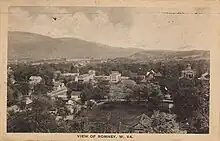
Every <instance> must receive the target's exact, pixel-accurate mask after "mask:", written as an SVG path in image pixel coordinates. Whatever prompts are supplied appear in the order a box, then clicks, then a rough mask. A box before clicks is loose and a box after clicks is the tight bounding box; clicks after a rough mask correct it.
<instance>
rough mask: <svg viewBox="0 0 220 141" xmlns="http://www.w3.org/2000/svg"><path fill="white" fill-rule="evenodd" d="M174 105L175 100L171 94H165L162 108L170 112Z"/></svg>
mask: <svg viewBox="0 0 220 141" xmlns="http://www.w3.org/2000/svg"><path fill="white" fill-rule="evenodd" d="M173 107H174V102H173V100H172V98H171V95H170V94H165V96H164V99H163V100H162V102H161V105H160V110H161V111H165V112H170V111H171V109H172V108H173Z"/></svg>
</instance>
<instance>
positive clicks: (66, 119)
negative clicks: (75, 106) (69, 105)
mask: <svg viewBox="0 0 220 141" xmlns="http://www.w3.org/2000/svg"><path fill="white" fill-rule="evenodd" d="M73 118H74V116H73V115H68V116H66V117H64V121H68V120H73Z"/></svg>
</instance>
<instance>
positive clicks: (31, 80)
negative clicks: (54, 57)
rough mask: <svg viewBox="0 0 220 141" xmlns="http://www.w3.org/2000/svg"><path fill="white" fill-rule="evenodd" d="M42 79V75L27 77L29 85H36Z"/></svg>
mask: <svg viewBox="0 0 220 141" xmlns="http://www.w3.org/2000/svg"><path fill="white" fill-rule="evenodd" d="M41 81H42V77H40V76H31V77H30V78H29V84H31V85H37V84H39V83H40V82H41Z"/></svg>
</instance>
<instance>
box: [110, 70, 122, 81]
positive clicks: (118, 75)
mask: <svg viewBox="0 0 220 141" xmlns="http://www.w3.org/2000/svg"><path fill="white" fill-rule="evenodd" d="M119 81H121V73H119V72H118V71H112V73H111V74H110V82H111V83H118V82H119Z"/></svg>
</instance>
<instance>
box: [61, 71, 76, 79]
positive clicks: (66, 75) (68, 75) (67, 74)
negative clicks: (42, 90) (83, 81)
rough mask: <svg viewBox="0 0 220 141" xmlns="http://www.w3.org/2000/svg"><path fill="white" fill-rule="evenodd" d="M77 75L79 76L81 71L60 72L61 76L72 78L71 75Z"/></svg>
mask: <svg viewBox="0 0 220 141" xmlns="http://www.w3.org/2000/svg"><path fill="white" fill-rule="evenodd" d="M75 76H79V73H78V72H76V73H69V72H68V73H62V74H60V77H61V78H71V77H75Z"/></svg>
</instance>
